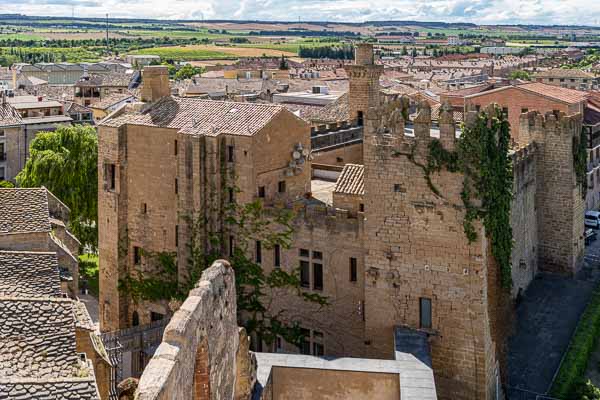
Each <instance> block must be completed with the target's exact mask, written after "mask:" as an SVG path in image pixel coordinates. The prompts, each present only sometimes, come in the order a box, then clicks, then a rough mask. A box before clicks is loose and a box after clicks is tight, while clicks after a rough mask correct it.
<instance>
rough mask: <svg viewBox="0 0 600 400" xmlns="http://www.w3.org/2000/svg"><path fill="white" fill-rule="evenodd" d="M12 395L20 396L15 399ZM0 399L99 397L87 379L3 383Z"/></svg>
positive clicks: (86, 399) (81, 399) (85, 399)
mask: <svg viewBox="0 0 600 400" xmlns="http://www.w3.org/2000/svg"><path fill="white" fill-rule="evenodd" d="M13 393H19V394H21V395H20V397H15V396H14V395H13ZM0 399H2V400H4V399H19V400H20V399H24V400H25V399H26V400H73V399H78V400H99V399H100V397H98V392H97V389H96V385H95V382H94V379H93V378H91V377H89V378H73V379H72V380H68V381H62V380H60V381H52V382H50V381H49V382H31V381H26V382H24V381H17V382H3V383H2V384H0Z"/></svg>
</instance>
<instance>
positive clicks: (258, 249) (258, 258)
mask: <svg viewBox="0 0 600 400" xmlns="http://www.w3.org/2000/svg"><path fill="white" fill-rule="evenodd" d="M261 262H262V246H261V243H260V240H257V241H256V263H257V264H260V263H261Z"/></svg>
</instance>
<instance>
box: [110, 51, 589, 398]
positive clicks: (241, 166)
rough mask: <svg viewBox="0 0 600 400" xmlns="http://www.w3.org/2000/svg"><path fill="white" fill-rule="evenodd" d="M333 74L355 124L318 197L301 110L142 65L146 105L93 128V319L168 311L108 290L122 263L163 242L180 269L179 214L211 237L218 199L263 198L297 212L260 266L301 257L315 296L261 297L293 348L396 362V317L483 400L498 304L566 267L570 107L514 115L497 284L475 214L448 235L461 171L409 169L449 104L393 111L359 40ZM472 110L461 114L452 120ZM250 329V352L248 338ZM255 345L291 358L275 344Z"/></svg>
mask: <svg viewBox="0 0 600 400" xmlns="http://www.w3.org/2000/svg"><path fill="white" fill-rule="evenodd" d="M346 69H347V72H348V76H349V79H350V91H349V101H348V106H349V112H350V115H351V117H352V119H353V120H354V123H355V124H356V125H357V126H362V127H363V143H362V153H363V163H362V165H361V164H348V165H346V166H345V167H344V170H343V171H342V173H341V174H340V176H339V178H338V179H337V182H336V184H335V188H334V189H333V190H332V192H331V193H330V196H331V202H330V204H328V203H327V202H325V201H321V200H319V199H316V198H315V197H312V196H311V165H310V164H311V157H310V151H309V150H310V125H309V124H308V123H307V122H305V121H303V120H301V119H300V118H298V117H296V116H295V115H294V114H292V113H291V112H289V111H287V110H286V109H285V108H283V107H280V106H277V105H266V104H252V103H233V102H216V101H207V100H199V99H180V98H175V97H171V96H169V90H168V77H167V75H166V71H165V70H164V69H163V68H161V67H150V68H146V69H145V70H144V88H143V90H142V97H143V98H144V100H146V101H147V104H143V105H141V104H140V105H132V106H130V107H129V108H124V109H121V110H120V111H118V112H116V113H114V114H113V115H111V116H109V118H107V119H106V120H105V121H103V123H102V124H101V125H100V127H99V160H98V163H99V165H98V170H99V232H100V239H99V251H100V275H101V276H100V296H101V297H100V313H101V329H102V330H104V331H110V330H115V329H121V328H126V327H130V326H131V325H133V324H137V323H140V324H145V323H148V322H150V321H152V320H156V319H159V318H163V317H169V316H171V315H172V314H173V312H174V309H172V308H171V307H170V306H169V304H165V303H159V302H137V303H136V302H133V301H132V300H131V299H130V298H128V296H127V295H126V294H125V293H123V292H121V291H119V279H120V278H122V277H124V276H126V275H127V274H132V273H137V272H139V273H142V274H144V273H145V274H151V273H152V266H151V265H150V264H149V263H148V260H146V259H145V258H144V256H143V252H142V251H141V249H143V250H144V251H171V252H176V253H177V257H178V260H179V265H180V266H182V267H180V268H181V270H180V274H181V275H184V274H185V273H186V271H185V268H184V267H183V266H185V265H186V260H187V259H188V254H187V251H188V250H187V248H186V243H188V241H189V240H190V235H191V227H190V226H189V222H187V221H188V220H186V218H184V216H185V215H190V214H191V215H201V216H202V217H203V218H204V219H205V220H206V221H207V226H208V227H209V228H208V229H214V231H220V232H226V231H227V227H226V226H225V221H223V219H222V212H221V211H222V210H223V208H224V207H226V206H227V204H228V203H229V202H233V201H235V202H239V203H245V202H249V201H252V200H255V199H261V200H262V201H263V203H264V204H265V205H266V206H269V207H289V208H292V209H294V210H295V211H296V218H295V222H294V227H295V232H294V237H293V242H292V246H291V247H290V248H288V249H283V248H281V249H280V248H276V249H271V250H266V249H264V251H263V250H262V249H260V243H256V244H252V245H253V246H254V245H255V246H256V248H257V249H256V253H257V254H258V253H260V254H261V256H260V259H257V262H259V263H260V264H261V266H262V267H263V268H264V269H265V270H266V271H271V270H272V269H273V268H285V269H286V270H289V271H292V270H295V269H297V268H298V267H300V269H301V270H302V283H303V290H306V291H308V292H315V293H319V294H322V295H324V296H327V297H328V298H329V301H330V305H329V306H327V307H325V308H319V307H316V306H315V307H313V306H310V305H307V303H305V302H303V301H301V300H300V299H298V298H296V297H291V296H289V295H286V294H285V293H281V294H280V295H279V296H276V299H277V301H276V304H275V305H274V307H276V308H279V309H286V310H293V314H294V315H293V317H294V318H296V319H297V320H299V321H301V324H302V327H303V328H305V329H306V332H307V333H306V338H305V340H306V341H307V343H308V346H307V347H306V349H305V350H304V351H306V352H308V353H310V354H313V355H328V356H337V357H342V356H351V357H372V358H383V359H393V357H394V352H395V346H397V345H398V343H397V342H398V338H397V337H396V338H395V332H396V330H397V328H398V327H401V328H402V329H406V330H410V331H415V332H418V333H420V334H425V335H426V336H427V337H428V343H429V349H430V356H431V363H432V368H433V371H434V376H435V382H436V388H437V393H438V397H439V398H441V399H493V398H496V396H497V394H498V393H499V392H500V391H501V383H502V379H503V376H504V372H503V369H504V368H505V365H504V357H505V354H504V353H505V341H506V338H507V336H508V335H509V333H510V326H511V316H512V301H513V300H514V299H515V298H516V297H517V296H518V295H519V293H520V292H521V291H523V290H525V288H527V286H528V285H529V283H530V282H531V280H532V279H533V278H534V277H535V276H536V274H537V273H538V272H539V271H550V272H558V273H562V274H570V275H572V274H575V273H576V272H577V271H578V268H579V266H580V263H581V261H582V257H583V250H584V243H583V231H584V227H583V198H582V193H581V188H580V186H579V185H578V183H577V178H576V173H575V167H574V149H573V147H574V146H575V142H576V141H575V140H574V138H578V137H579V135H580V132H581V116H580V115H578V114H576V115H570V116H566V115H564V114H562V113H557V114H547V115H540V114H539V113H537V112H535V111H529V112H527V113H525V114H522V115H521V116H520V127H519V128H520V131H519V141H518V143H519V145H518V146H515V148H514V150H513V152H512V153H511V158H512V161H513V174H514V184H513V193H514V198H513V201H512V207H511V226H512V230H513V237H514V248H513V254H512V272H511V274H512V281H513V286H512V289H511V290H506V289H503V288H502V287H501V285H500V271H499V269H498V267H497V266H496V263H495V261H494V259H493V257H492V256H491V248H490V246H491V242H490V241H489V240H488V238H487V237H486V234H485V231H484V229H483V227H482V226H481V225H477V224H476V226H475V227H476V229H477V230H478V233H479V234H478V239H477V240H476V241H475V242H472V243H470V242H469V241H468V240H467V237H466V236H465V233H464V231H463V220H464V214H465V209H464V207H462V202H461V190H462V181H463V179H464V177H463V176H462V175H461V174H459V173H451V172H448V171H441V172H439V173H435V174H433V175H432V176H431V179H432V184H433V185H435V186H436V187H437V188H438V189H439V193H440V194H436V193H434V192H433V191H432V190H431V188H430V187H429V185H428V183H427V181H426V179H425V176H424V173H423V170H422V169H421V168H420V167H419V166H418V165H417V163H422V162H425V160H426V157H427V150H428V145H429V143H430V142H431V141H433V140H439V141H440V143H441V144H442V146H443V147H444V148H445V149H447V150H451V149H453V148H454V146H455V144H456V140H457V139H456V138H457V136H459V135H458V129H459V127H457V126H456V124H455V122H454V120H453V118H452V113H451V111H449V110H448V109H444V110H442V112H441V113H440V117H439V119H438V123H437V124H435V125H434V124H433V123H432V121H431V115H430V114H431V110H430V109H429V107H428V106H427V104H425V103H422V104H419V105H418V107H417V113H416V116H415V117H414V118H411V119H409V120H407V119H406V115H403V113H402V112H401V110H402V109H403V107H405V103H406V102H407V99H403V98H400V99H398V98H390V97H389V96H384V95H383V94H382V93H381V92H380V88H379V76H380V74H381V73H382V67H381V66H379V65H377V64H376V63H375V60H374V57H373V51H372V48H371V46H369V45H359V46H358V47H357V51H356V61H355V64H353V65H348V66H346ZM489 111H490V112H492V109H491V108H490V109H489ZM476 115H477V112H476V111H471V112H469V113H468V115H467V123H469V121H472V120H473V119H474V118H475V116H476ZM407 153H410V154H411V157H407V156H406V154H407ZM415 162H416V163H415ZM229 181H234V182H235V186H236V187H237V188H238V190H235V191H234V190H231V188H230V186H229V184H228V182H229ZM228 239H229V241H230V243H231V241H233V240H244V238H239V237H235V236H234V235H233V234H232V235H230V236H229V238H228ZM223 255H224V256H227V249H223ZM252 341H253V348H254V349H263V344H262V343H261V341H260V340H259V338H252ZM263 350H268V351H274V352H298V348H297V347H296V346H292V345H289V344H287V343H285V342H283V341H281V343H279V341H278V343H277V344H276V345H275V348H269V349H266V348H265V349H263Z"/></svg>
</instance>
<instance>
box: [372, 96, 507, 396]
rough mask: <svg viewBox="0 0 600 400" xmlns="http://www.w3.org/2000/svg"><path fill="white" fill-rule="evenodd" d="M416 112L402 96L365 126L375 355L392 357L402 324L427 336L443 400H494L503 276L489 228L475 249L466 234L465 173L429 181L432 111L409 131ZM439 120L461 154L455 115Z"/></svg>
mask: <svg viewBox="0 0 600 400" xmlns="http://www.w3.org/2000/svg"><path fill="white" fill-rule="evenodd" d="M407 107H408V99H407V98H403V99H400V100H399V101H394V102H390V103H388V104H385V105H383V106H382V107H380V108H379V109H374V108H372V109H369V111H368V113H367V117H366V122H365V130H364V176H365V183H364V184H365V220H366V221H365V254H366V256H365V340H366V343H367V347H368V350H367V356H369V357H376V358H387V357H390V356H391V354H393V351H394V348H395V347H394V345H395V343H394V335H393V334H392V333H393V332H394V331H395V330H396V329H397V328H398V327H402V328H403V329H413V330H419V331H421V332H426V333H427V334H428V336H429V344H430V348H431V357H432V364H433V365H432V366H433V369H434V371H435V379H436V387H437V391H438V395H439V398H440V399H469V400H485V399H495V398H496V397H495V396H496V392H497V390H498V387H499V382H500V367H499V362H498V358H499V356H498V353H499V350H498V349H500V348H501V347H502V346H501V341H502V339H501V338H502V337H503V335H499V332H497V329H496V327H497V326H499V325H500V326H502V324H499V323H498V322H497V320H498V318H499V315H500V314H499V313H498V312H497V309H498V305H499V304H500V301H499V300H498V298H499V297H501V296H502V295H503V291H502V290H500V289H499V287H500V283H499V272H498V270H497V268H496V266H495V263H494V260H493V258H492V257H491V255H490V251H489V243H488V241H487V240H486V238H485V232H484V230H483V228H482V226H481V225H480V224H477V225H476V229H477V232H478V239H477V240H476V241H475V242H472V243H469V241H468V239H467V237H466V235H465V233H464V231H463V222H464V217H465V209H464V206H463V203H462V201H461V190H462V181H463V176H462V175H461V174H459V173H450V172H448V171H445V170H443V171H441V172H439V173H433V174H432V175H431V182H430V183H428V181H427V180H426V177H425V175H424V171H423V168H422V167H421V166H420V165H424V164H426V163H427V155H428V152H429V147H428V146H429V143H431V141H433V140H436V139H434V137H432V136H431V134H432V133H433V132H432V131H431V115H430V114H431V110H430V108H429V106H428V105H427V104H426V103H422V104H420V106H419V107H418V114H417V117H416V118H415V120H414V135H413V134H406V133H405V129H404V128H405V127H404V119H403V114H404V115H406V110H404V111H403V109H406V108H407ZM439 123H440V124H439V131H436V132H435V136H439V141H440V143H441V144H442V146H443V147H444V148H445V149H447V150H453V149H454V146H455V132H456V131H455V123H454V120H453V117H452V113H451V111H448V110H446V109H444V110H443V111H442V112H441V115H440V119H439ZM432 187H435V188H436V189H437V191H438V193H439V194H436V192H435V191H434V190H433V189H432ZM429 310H430V311H429Z"/></svg>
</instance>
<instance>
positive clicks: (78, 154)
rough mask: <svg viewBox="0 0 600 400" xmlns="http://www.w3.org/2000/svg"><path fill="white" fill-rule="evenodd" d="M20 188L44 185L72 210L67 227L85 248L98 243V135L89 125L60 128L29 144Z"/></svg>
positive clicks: (41, 135) (39, 135)
mask: <svg viewBox="0 0 600 400" xmlns="http://www.w3.org/2000/svg"><path fill="white" fill-rule="evenodd" d="M17 183H18V184H19V186H21V187H41V186H45V187H46V188H48V190H50V191H51V192H52V193H53V194H54V195H55V196H56V197H58V198H59V199H60V200H61V201H62V202H63V203H65V204H66V205H67V206H68V207H69V208H70V209H71V218H70V221H69V228H70V229H71V231H72V232H73V233H74V234H75V235H76V236H77V237H78V238H79V240H80V241H81V242H82V244H84V245H89V246H92V247H93V248H95V247H96V246H97V243H98V224H97V222H98V136H97V134H96V130H95V129H94V128H93V127H91V126H87V125H86V126H82V125H75V126H60V127H58V129H56V131H54V132H40V133H38V134H37V135H36V137H35V138H34V139H33V141H32V142H31V145H30V148H29V158H28V160H27V163H26V164H25V168H23V170H22V171H21V172H20V173H19V175H18V176H17Z"/></svg>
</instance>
